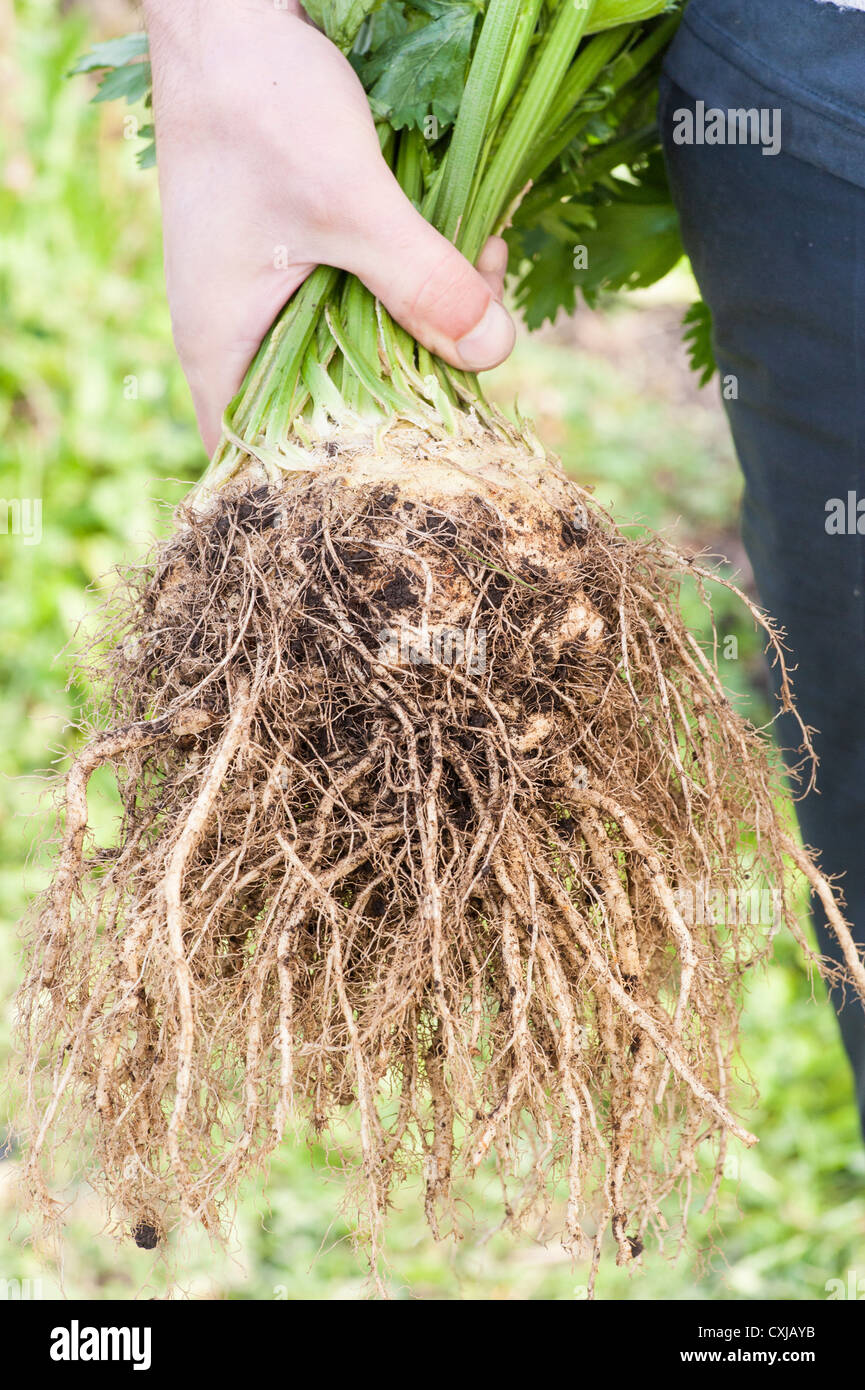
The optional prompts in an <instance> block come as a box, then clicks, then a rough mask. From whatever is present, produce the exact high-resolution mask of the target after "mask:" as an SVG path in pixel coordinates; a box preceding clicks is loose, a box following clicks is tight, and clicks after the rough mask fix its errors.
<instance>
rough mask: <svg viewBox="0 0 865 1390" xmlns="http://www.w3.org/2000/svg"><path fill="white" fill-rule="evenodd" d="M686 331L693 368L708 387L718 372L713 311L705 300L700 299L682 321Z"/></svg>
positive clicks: (689, 356) (702, 382)
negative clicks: (713, 339) (713, 333)
mask: <svg viewBox="0 0 865 1390" xmlns="http://www.w3.org/2000/svg"><path fill="white" fill-rule="evenodd" d="M682 325H683V327H684V329H685V333H684V339H685V346H686V347H687V349H688V360H689V361H690V363H691V368H692V370H693V371H695V372H696V373H697V375H698V377H699V380H700V385H701V386H708V384H709V382H710V381H711V380H712V377H713V376H714V375H715V373H716V372H717V370H718V364H717V362H716V361H715V349H714V347H713V345H712V311H711V309H710V308H709V306H708V304H707V303H706V302H705V300H702V299H698V300H697V301H696V303H694V304H692V305H691V307H690V309H689V310H688V311H687V313H686V314H685V316H684V318H683V319H682Z"/></svg>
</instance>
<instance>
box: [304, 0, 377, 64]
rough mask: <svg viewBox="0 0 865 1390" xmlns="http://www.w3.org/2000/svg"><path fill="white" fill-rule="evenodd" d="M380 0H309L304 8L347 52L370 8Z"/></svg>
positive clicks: (329, 36) (373, 7)
mask: <svg viewBox="0 0 865 1390" xmlns="http://www.w3.org/2000/svg"><path fill="white" fill-rule="evenodd" d="M377 3H380V0H308V3H307V4H305V5H304V9H305V10H306V12H307V14H308V15H309V17H310V19H311V20H312V21H313V23H314V24H317V25H318V26H319V28H320V29H323V30H324V32H325V33H326V34H327V36H328V38H329V39H332V40H333V42H334V43H335V44H336V45H337V46H338V47H339V48H341V49H342V50H343V52H344V53H347V52H348V51H349V49H350V48H351V46H352V44H353V43H354V41H355V38H356V37H357V32H358V30H359V29H360V26H361V25H362V24H363V21H364V20H365V19H366V17H367V15H368V14H369V12H370V10H372V9H375V7H376V4H377Z"/></svg>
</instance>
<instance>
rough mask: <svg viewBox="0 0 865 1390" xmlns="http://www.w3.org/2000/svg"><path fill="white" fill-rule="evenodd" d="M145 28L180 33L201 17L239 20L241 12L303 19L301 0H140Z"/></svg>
mask: <svg viewBox="0 0 865 1390" xmlns="http://www.w3.org/2000/svg"><path fill="white" fill-rule="evenodd" d="M141 9H142V12H143V14H144V21H145V27H146V28H147V29H148V31H149V30H151V29H155V30H159V29H162V30H167V31H169V32H172V33H180V32H183V30H184V29H185V28H186V27H187V26H188V25H191V24H198V23H200V22H202V21H203V20H205V19H207V20H211V21H216V22H217V23H218V22H219V21H220V19H223V18H224V19H226V20H235V21H236V20H238V19H240V18H241V16H243V15H244V14H248V15H254V14H265V15H273V14H277V15H278V14H289V15H293V16H294V17H295V18H298V19H306V11H305V10H304V8H303V5H302V4H300V0H141Z"/></svg>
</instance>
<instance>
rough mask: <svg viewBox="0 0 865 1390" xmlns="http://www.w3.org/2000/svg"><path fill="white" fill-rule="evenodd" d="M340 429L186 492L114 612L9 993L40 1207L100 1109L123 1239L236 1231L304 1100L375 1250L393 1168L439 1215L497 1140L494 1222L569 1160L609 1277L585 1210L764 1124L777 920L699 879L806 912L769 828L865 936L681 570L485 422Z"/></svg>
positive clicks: (588, 1231) (110, 1190)
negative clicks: (284, 473) (727, 679)
mask: <svg viewBox="0 0 865 1390" xmlns="http://www.w3.org/2000/svg"><path fill="white" fill-rule="evenodd" d="M320 462H321V467H320V469H319V471H318V472H316V473H314V474H312V475H311V477H309V478H306V479H304V480H301V481H297V480H287V481H285V482H283V483H281V484H276V483H273V482H272V481H262V480H261V478H259V477H257V476H256V475H255V473H254V472H253V471H252V470H251V469H250V470H248V471H247V472H246V473H245V474H244V475H243V476H242V477H241V478H239V479H238V480H237V481H236V482H235V483H234V484H233V485H232V486H231V487H229V488H226V489H225V491H224V493H223V494H221V495H220V496H218V497H217V498H215V499H212V500H211V501H210V502H209V503H208V505H207V506H203V507H199V508H198V510H193V509H192V508H189V509H187V511H186V512H185V514H184V515H183V516H182V518H181V525H180V527H179V529H178V530H177V532H176V533H175V535H174V536H173V537H172V538H171V539H170V540H169V541H168V542H167V544H166V545H165V546H164V547H163V548H162V550H161V552H160V554H159V557H158V560H157V562H156V564H155V566H154V567H152V568H151V569H149V570H146V571H144V572H143V573H141V574H139V575H137V576H135V577H133V581H132V583H131V587H130V593H129V596H128V601H127V602H126V603H125V605H123V606H121V607H120V608H119V609H118V610H117V612H118V613H119V615H120V616H119V617H115V624H116V630H115V634H114V637H115V640H114V643H113V645H112V647H111V651H110V654H109V656H108V658H107V659H105V658H103V659H102V662H101V665H100V666H99V668H98V669H99V673H100V674H101V676H102V678H103V680H104V679H105V676H106V672H107V676H108V680H109V684H110V693H109V696H108V700H107V720H108V722H109V723H110V726H111V727H110V729H109V730H108V731H107V732H101V733H97V734H96V735H95V736H94V738H93V740H92V741H91V742H90V744H89V745H88V746H87V747H86V748H85V750H84V751H83V752H82V753H81V754H80V756H79V758H78V760H77V762H76V763H74V765H73V767H72V770H71V772H70V773H69V775H68V778H67V781H66V804H65V809H66V814H65V830H64V837H63V842H62V846H61V851H60V858H59V861H58V867H57V871H56V875H55V879H54V883H53V885H52V887H51V889H50V891H49V893H48V894H47V896H46V898H45V900H44V902H43V904H42V905H41V910H40V913H39V916H38V920H37V921H36V924H35V929H34V938H33V951H32V961H31V968H30V973H29V977H28V980H27V982H26V985H25V987H24V989H23V992H22V996H21V1001H20V1003H21V1020H22V1030H23V1035H24V1038H25V1046H26V1052H27V1057H26V1073H27V1078H28V1103H29V1110H30V1136H29V1145H28V1153H27V1180H28V1183H29V1187H30V1194H31V1197H32V1199H33V1200H34V1201H35V1202H36V1203H37V1204H38V1205H40V1206H41V1207H42V1208H43V1210H45V1211H46V1213H49V1212H50V1211H52V1210H53V1206H54V1199H53V1198H52V1196H51V1194H50V1192H49V1186H48V1182H47V1180H46V1178H45V1176H44V1173H45V1169H46V1165H50V1152H51V1149H52V1146H53V1145H55V1144H57V1143H59V1142H61V1141H62V1140H63V1137H64V1135H65V1134H68V1132H69V1130H70V1128H71V1126H73V1125H75V1124H76V1123H78V1116H80V1113H81V1110H82V1109H83V1111H84V1113H85V1115H87V1116H88V1117H89V1118H90V1120H91V1121H92V1126H93V1129H94V1131H95V1148H96V1163H95V1168H96V1171H97V1177H98V1181H99V1183H100V1185H101V1186H102V1188H103V1189H104V1191H105V1192H106V1193H107V1195H108V1197H109V1199H110V1202H111V1204H112V1207H113V1210H114V1212H115V1214H116V1216H117V1218H118V1220H119V1221H120V1222H121V1224H122V1225H123V1226H124V1227H125V1228H126V1229H131V1230H132V1231H133V1233H134V1234H135V1236H136V1239H138V1241H139V1243H140V1244H144V1245H152V1244H154V1243H155V1241H156V1240H157V1239H158V1238H161V1237H163V1236H164V1235H165V1234H166V1233H167V1232H168V1231H169V1230H170V1229H171V1228H172V1227H173V1226H174V1225H175V1224H176V1223H177V1221H178V1220H179V1219H181V1218H185V1219H197V1220H200V1221H202V1222H203V1223H204V1224H205V1225H206V1226H207V1228H208V1229H210V1230H217V1229H218V1228H219V1227H220V1224H221V1219H222V1216H223V1215H224V1212H223V1208H224V1209H225V1210H226V1211H230V1209H231V1199H232V1197H233V1195H234V1193H235V1192H236V1189H237V1186H238V1184H239V1182H240V1181H241V1179H242V1178H243V1177H244V1176H245V1175H247V1174H248V1173H250V1172H251V1171H254V1170H255V1169H256V1167H257V1166H258V1165H260V1164H261V1163H262V1162H263V1160H264V1159H265V1158H266V1156H267V1155H268V1153H270V1152H271V1151H272V1149H273V1147H274V1146H275V1145H276V1144H278V1143H279V1141H280V1139H281V1137H282V1134H283V1131H284V1129H285V1126H286V1124H287V1123H288V1122H289V1121H290V1120H291V1119H292V1118H293V1117H298V1116H306V1117H307V1119H308V1121H309V1123H310V1124H311V1126H312V1127H313V1129H314V1130H315V1131H317V1132H320V1133H329V1132H330V1131H331V1129H332V1127H333V1125H334V1123H335V1122H336V1121H337V1120H338V1118H339V1116H340V1113H341V1112H342V1111H343V1110H344V1109H347V1110H348V1111H349V1112H350V1113H356V1115H357V1117H358V1119H359V1129H360V1140H361V1147H362V1155H363V1160H362V1161H363V1172H362V1177H361V1181H362V1187H363V1194H362V1197H363V1210H364V1211H365V1218H364V1220H365V1223H366V1224H365V1229H364V1230H363V1231H362V1233H361V1234H362V1237H363V1238H365V1239H366V1241H367V1243H368V1245H369V1247H370V1252H371V1258H372V1260H373V1264H374V1265H375V1264H376V1262H377V1259H378V1252H379V1247H380V1242H381V1230H382V1221H383V1218H384V1215H385V1213H386V1209H387V1206H388V1201H389V1196H390V1194H391V1192H392V1191H393V1188H394V1186H395V1185H396V1184H397V1183H398V1182H399V1181H400V1179H401V1178H402V1177H403V1175H404V1174H405V1173H407V1172H410V1171H413V1170H416V1169H420V1170H421V1171H422V1173H423V1176H424V1182H425V1186H426V1211H427V1216H428V1219H429V1221H430V1224H431V1226H432V1227H433V1229H434V1230H435V1231H436V1233H437V1234H445V1233H447V1231H449V1230H452V1229H454V1223H455V1216H454V1212H453V1205H452V1190H453V1183H454V1180H455V1179H456V1178H459V1177H460V1175H462V1174H465V1173H471V1172H473V1171H475V1170H477V1169H479V1168H483V1167H484V1165H485V1164H486V1163H487V1161H488V1160H489V1159H490V1157H491V1156H492V1155H495V1159H496V1163H497V1165H498V1168H499V1171H500V1173H501V1175H502V1178H503V1181H504V1182H505V1185H506V1191H507V1193H508V1194H509V1195H508V1196H507V1199H506V1214H507V1217H508V1219H509V1220H510V1221H511V1222H512V1223H513V1224H519V1222H520V1221H521V1220H522V1219H523V1217H524V1216H525V1215H526V1214H527V1213H528V1212H529V1211H537V1210H538V1205H539V1204H540V1206H541V1208H543V1207H544V1205H545V1204H547V1205H548V1204H549V1202H550V1201H551V1200H552V1197H553V1195H554V1192H555V1182H556V1180H559V1179H561V1180H562V1181H563V1183H564V1185H565V1188H566V1190H567V1210H566V1216H565V1238H566V1241H567V1242H568V1243H570V1244H571V1245H572V1246H573V1247H574V1248H575V1249H576V1250H580V1249H582V1248H583V1244H584V1242H585V1241H586V1240H588V1241H589V1242H590V1246H591V1249H592V1251H593V1264H592V1269H593V1275H592V1277H594V1270H595V1268H596V1266H597V1258H598V1255H599V1252H600V1245H601V1238H602V1236H603V1233H604V1231H605V1229H610V1230H611V1231H612V1235H613V1238H614V1240H615V1242H616V1247H617V1258H618V1259H619V1261H620V1262H622V1263H627V1262H629V1261H631V1260H632V1259H634V1258H635V1257H636V1256H637V1255H638V1254H639V1253H640V1251H641V1250H642V1248H643V1246H644V1243H645V1241H646V1238H647V1233H654V1234H656V1235H658V1236H659V1237H660V1235H661V1233H662V1231H663V1228H664V1221H663V1217H662V1215H661V1212H660V1204H661V1202H662V1201H663V1200H664V1198H665V1197H666V1196H667V1195H668V1194H669V1193H670V1192H671V1191H673V1190H675V1189H682V1190H683V1191H684V1190H685V1189H686V1188H687V1187H688V1185H689V1184H690V1183H691V1181H692V1178H693V1173H694V1171H695V1168H696V1161H697V1160H696V1151H697V1148H698V1145H708V1146H709V1147H710V1148H712V1146H714V1151H715V1160H716V1185H717V1180H718V1178H719V1175H720V1165H722V1164H723V1159H724V1152H725V1147H724V1146H725V1144H726V1142H727V1137H728V1136H732V1137H735V1138H736V1139H738V1140H739V1141H741V1142H743V1143H745V1144H750V1143H752V1142H754V1140H753V1136H752V1135H751V1134H749V1133H748V1131H747V1130H746V1129H745V1128H744V1127H743V1126H742V1124H741V1123H740V1121H739V1120H738V1119H737V1118H736V1116H735V1115H734V1113H733V1112H732V1110H731V1108H730V1106H731V1103H732V1102H731V1089H732V1088H731V1064H732V1058H733V1054H734V1048H735V1042H736V1029H737V1021H738V1015H739V1009H740V1004H741V985H742V977H743V975H744V973H745V970H746V968H747V967H748V966H750V965H752V964H753V963H754V962H755V961H756V960H758V959H760V958H762V957H763V956H765V954H766V952H767V950H768V949H769V943H770V939H771V929H770V928H771V923H756V924H748V923H744V924H743V923H741V922H738V921H736V920H734V921H732V922H729V923H726V924H725V923H723V922H720V923H716V922H713V921H711V920H709V921H704V920H699V914H698V915H697V918H696V919H694V920H692V918H693V917H694V914H688V913H687V912H685V911H684V910H683V906H682V903H683V901H684V898H683V894H684V895H685V896H686V895H687V893H688V892H689V891H690V890H691V889H692V888H693V887H694V885H695V884H696V883H698V882H704V881H707V882H710V883H711V884H713V885H715V886H721V887H722V888H726V887H727V886H728V885H730V884H732V885H734V886H735V885H738V884H741V883H742V882H743V880H744V878H745V876H746V874H747V873H748V872H751V873H752V875H753V874H763V875H764V876H765V877H766V879H767V880H768V881H770V882H771V883H772V884H773V885H774V887H775V888H776V890H777V892H778V895H779V902H780V903H781V909H782V913H783V916H784V917H785V918H786V920H787V922H788V924H789V925H790V926H791V927H792V928H793V929H796V930H798V928H797V923H796V914H795V911H794V906H793V896H792V893H793V886H792V885H791V883H790V881H789V880H790V875H789V872H788V870H787V869H786V868H785V856H789V859H790V860H792V861H793V864H794V865H795V867H796V869H797V870H798V871H799V874H800V875H801V876H802V877H803V878H804V879H806V880H807V881H808V882H809V884H810V886H811V887H812V888H813V890H814V891H815V892H816V893H817V894H818V895H819V897H820V898H821V900H822V901H823V903H824V906H825V907H826V910H827V913H828V916H829V920H830V922H831V924H832V926H833V927H834V929H835V931H836V933H837V935H838V937H839V940H840V941H841V942H842V945H843V947H844V954H845V959H846V962H847V966H848V973H849V978H850V981H851V983H853V984H854V985H855V987H856V988H858V990H859V991H860V993H861V994H862V995H863V997H865V972H863V967H862V961H861V957H860V954H859V952H858V951H857V948H856V947H855V945H854V944H853V942H852V940H851V937H850V933H849V929H848V927H847V926H846V923H845V922H844V918H843V914H842V911H841V908H840V906H839V905H838V902H837V899H836V895H835V893H834V891H833V889H832V887H831V885H829V884H828V883H826V881H825V880H824V879H823V878H822V877H821V876H820V874H819V871H818V870H817V868H816V866H815V863H814V861H813V858H812V857H811V856H810V855H809V854H808V853H807V852H806V851H803V850H801V849H799V848H798V846H797V845H796V844H795V842H794V840H793V839H792V838H791V831H790V828H789V826H788V824H787V822H786V820H785V816H786V815H787V814H788V813H787V812H786V811H782V810H779V805H780V804H781V803H780V800H779V797H778V786H777V783H776V778H775V774H774V773H773V772H772V771H771V770H770V761H769V759H768V756H767V751H766V743H765V739H764V736H763V735H761V734H758V733H757V732H756V731H755V730H754V729H753V728H751V727H750V726H749V725H747V724H746V723H745V722H744V721H743V720H742V719H741V718H740V717H739V716H738V715H737V714H736V713H735V712H734V711H733V709H732V707H731V706H730V704H729V702H728V700H727V697H726V695H725V693H724V690H723V688H722V686H721V683H720V680H719V678H718V676H717V673H716V671H715V669H714V667H713V665H712V663H711V661H709V659H708V657H707V656H706V654H705V653H704V651H703V649H702V647H701V646H700V645H699V643H697V642H696V640H695V639H694V638H693V637H692V635H691V634H690V633H689V632H688V631H687V629H686V628H685V627H684V625H683V622H682V619H681V617H680V615H679V610H678V604H677V588H678V582H679V577H680V572H681V570H682V569H687V568H691V569H692V571H694V572H697V573H698V574H700V571H699V570H698V569H697V567H695V566H688V565H687V563H686V562H684V561H680V560H679V559H678V557H675V556H673V555H671V553H670V552H669V551H668V550H667V549H666V548H665V547H664V546H663V544H662V543H661V542H658V541H652V540H647V541H646V540H643V541H639V542H637V541H631V540H627V539H625V538H624V537H623V536H622V535H621V534H619V533H618V532H617V531H616V530H615V529H614V528H613V527H612V526H611V525H610V524H609V523H608V522H607V520H606V519H605V518H604V517H603V515H602V514H601V513H600V512H599V511H598V510H597V509H596V508H594V507H593V506H592V505H590V503H589V499H587V498H586V495H585V494H584V493H582V492H581V491H580V490H579V489H577V488H576V487H574V486H573V485H571V484H569V483H566V481H565V479H564V476H563V475H562V474H561V472H560V470H559V469H558V468H557V467H556V466H554V465H553V464H552V463H550V462H549V461H545V460H539V459H536V458H532V457H531V456H530V455H529V454H527V453H521V452H520V451H518V450H516V449H514V448H511V447H509V446H506V445H504V444H501V443H500V442H497V441H495V440H494V439H492V437H489V436H485V435H481V434H480V433H479V435H478V437H477V438H475V439H463V440H461V441H448V442H447V443H441V444H434V443H432V442H431V441H430V440H428V439H425V438H424V437H423V435H422V434H421V433H420V431H418V430H412V429H409V428H403V429H400V430H394V431H392V432H391V434H390V435H389V436H388V437H387V439H386V440H384V442H382V440H381V439H379V441H378V444H377V447H375V446H374V444H373V442H372V441H371V440H370V441H367V442H366V443H365V444H363V445H360V444H357V443H355V444H354V445H352V446H351V447H348V446H347V445H345V444H344V445H343V446H342V448H340V446H338V445H337V444H334V443H331V444H330V445H328V446H327V447H326V448H325V446H322V451H321V460H320ZM755 616H757V617H758V619H759V620H760V621H761V622H763V623H764V625H765V619H764V617H763V615H760V614H755ZM767 632H768V637H769V641H770V644H771V647H772V651H773V655H774V658H775V659H776V660H777V661H778V662H780V663H781V665H782V668H783V650H782V647H781V644H780V642H779V641H778V638H777V636H776V635H775V634H774V633H773V631H772V630H771V626H767ZM783 690H784V699H785V702H786V703H787V704H788V706H789V703H790V696H789V689H788V687H787V685H786V684H784V685H783ZM802 734H803V749H804V752H805V754H806V755H807V754H808V752H809V751H810V745H809V743H808V736H807V731H806V730H804V729H803V731H802ZM105 763H109V764H110V765H111V766H112V767H113V769H114V771H115V773H116V777H117V784H118V787H119V790H120V794H121V798H122V804H123V816H122V825H121V827H120V832H119V834H118V836H117V841H116V845H115V847H114V848H112V849H110V850H104V849H103V850H96V849H94V848H93V847H92V846H91V845H90V843H89V839H88V835H87V822H88V817H87V783H88V780H89V778H90V776H91V775H92V773H93V772H94V771H95V769H96V768H97V767H98V766H100V765H102V764H105ZM743 831H747V832H748V833H749V834H750V836H751V843H750V844H749V845H748V846H747V847H745V848H743V847H742V844H743V840H742V835H743ZM61 1116H65V1123H64V1122H63V1121H62V1120H61Z"/></svg>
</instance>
